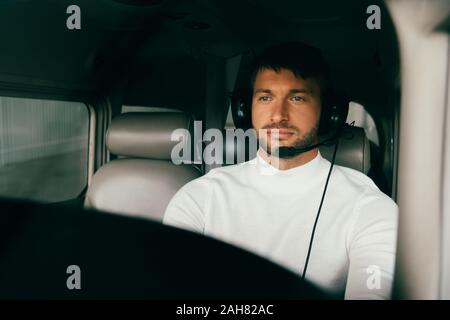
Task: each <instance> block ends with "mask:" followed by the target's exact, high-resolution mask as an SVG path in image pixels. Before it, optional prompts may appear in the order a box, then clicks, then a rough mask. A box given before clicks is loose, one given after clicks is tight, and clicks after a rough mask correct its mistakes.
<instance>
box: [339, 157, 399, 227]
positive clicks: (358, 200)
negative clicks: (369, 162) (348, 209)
mask: <svg viewBox="0 0 450 320" xmlns="http://www.w3.org/2000/svg"><path fill="white" fill-rule="evenodd" d="M333 170H334V176H335V178H336V180H337V182H336V184H337V186H338V187H339V188H341V189H342V190H343V192H346V193H347V194H349V195H351V197H352V199H353V203H354V211H355V213H357V214H358V215H359V216H360V217H359V218H363V219H364V217H370V216H371V215H375V216H377V217H378V218H384V219H390V220H393V221H394V220H396V219H397V215H398V206H397V204H396V203H395V202H394V200H392V199H391V198H390V197H389V196H388V195H386V194H385V193H383V192H382V191H381V190H380V189H379V188H378V187H377V185H376V184H375V183H374V182H373V180H372V179H371V178H370V177H368V176H367V175H365V174H364V173H362V172H360V171H357V170H354V169H351V168H347V167H343V166H339V165H336V166H335V168H334V169H333Z"/></svg>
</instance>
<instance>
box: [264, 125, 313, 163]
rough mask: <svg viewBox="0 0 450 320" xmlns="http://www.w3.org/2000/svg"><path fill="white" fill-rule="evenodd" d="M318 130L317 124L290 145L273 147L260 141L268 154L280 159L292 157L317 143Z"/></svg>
mask: <svg viewBox="0 0 450 320" xmlns="http://www.w3.org/2000/svg"><path fill="white" fill-rule="evenodd" d="M317 131H318V126H317V125H316V126H315V127H313V128H311V130H309V131H308V132H306V133H305V134H304V135H303V136H302V137H300V138H298V139H297V140H295V141H294V142H293V143H292V145H290V146H278V147H273V148H272V147H269V146H268V143H262V144H261V143H260V146H261V147H262V149H263V150H264V151H265V152H266V153H267V154H268V155H271V156H272V155H273V156H276V157H278V158H280V159H291V158H294V157H296V156H298V155H299V154H301V153H303V152H306V151H309V150H305V151H303V152H302V151H301V150H303V149H306V148H309V147H311V146H313V145H315V144H316V143H317ZM297 132H298V131H297Z"/></svg>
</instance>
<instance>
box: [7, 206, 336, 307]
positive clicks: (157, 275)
mask: <svg viewBox="0 0 450 320" xmlns="http://www.w3.org/2000/svg"><path fill="white" fill-rule="evenodd" d="M0 212H1V213H0V298H1V299H96V298H98V299H133V298H134V299H243V298H245V299H330V298H331V297H329V296H326V295H325V294H324V293H322V292H321V291H319V290H318V289H316V288H315V287H314V286H312V285H311V284H309V283H306V282H302V281H301V279H300V277H298V276H296V275H295V274H293V273H291V272H289V271H287V270H285V269H283V268H281V267H279V266H277V265H275V264H272V263H270V262H269V261H267V260H265V259H262V258H260V257H258V256H256V255H253V254H251V253H248V252H246V251H244V250H241V249H239V248H236V247H233V246H230V245H227V244H225V243H222V242H220V241H217V240H214V239H211V238H207V237H203V236H200V235H197V234H194V233H191V232H187V231H183V230H178V229H176V228H172V227H168V226H164V225H161V224H160V223H156V222H152V221H145V220H140V219H133V218H127V217H122V216H118V215H111V214H105V213H100V212H94V211H87V210H83V209H78V208H70V207H64V206H60V205H57V206H53V205H41V204H34V203H29V202H17V201H10V200H0ZM70 265H77V266H79V267H80V270H81V277H80V283H81V289H80V290H76V289H75V290H69V289H68V288H67V286H66V281H67V279H68V277H69V276H70V275H71V274H68V273H66V271H67V268H68V266H70Z"/></svg>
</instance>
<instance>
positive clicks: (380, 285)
mask: <svg viewBox="0 0 450 320" xmlns="http://www.w3.org/2000/svg"><path fill="white" fill-rule="evenodd" d="M356 210H357V211H358V212H356V213H357V218H356V221H355V224H354V227H353V231H352V234H351V237H350V243H349V260H350V265H349V271H348V278H347V286H346V292H345V299H390V297H391V291H392V281H393V274H394V266H395V252H396V240H397V220H398V207H397V205H396V204H395V203H394V202H393V201H392V200H391V199H390V198H388V197H387V196H385V195H382V196H373V197H369V198H368V199H365V200H363V201H362V203H360V204H358V205H357V207H356Z"/></svg>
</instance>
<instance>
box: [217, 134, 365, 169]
mask: <svg viewBox="0 0 450 320" xmlns="http://www.w3.org/2000/svg"><path fill="white" fill-rule="evenodd" d="M241 141H242V140H241ZM224 146H225V154H227V155H229V156H228V159H233V160H234V161H224V164H225V165H230V164H236V163H239V162H242V159H240V160H241V161H240V160H239V158H238V157H237V153H238V148H241V150H245V159H244V160H243V161H247V160H249V159H253V158H254V157H255V156H256V152H255V151H256V149H254V150H253V152H251V150H250V149H249V145H248V143H247V139H246V145H245V146H239V145H238V143H237V140H235V141H225V142H224ZM319 150H320V153H321V155H322V156H323V157H324V158H325V159H328V160H330V161H331V159H332V157H333V151H334V144H333V145H327V146H320V148H319ZM233 155H234V156H233ZM241 158H242V157H241ZM335 163H336V164H337V165H341V166H344V167H349V168H352V169H355V170H358V171H361V172H363V173H365V174H367V173H368V172H369V169H370V163H371V162H370V142H369V140H368V139H367V137H366V134H365V132H364V129H362V128H359V127H354V126H345V128H344V129H343V132H342V135H341V137H340V140H339V145H338V151H337V154H336V162H335Z"/></svg>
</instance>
